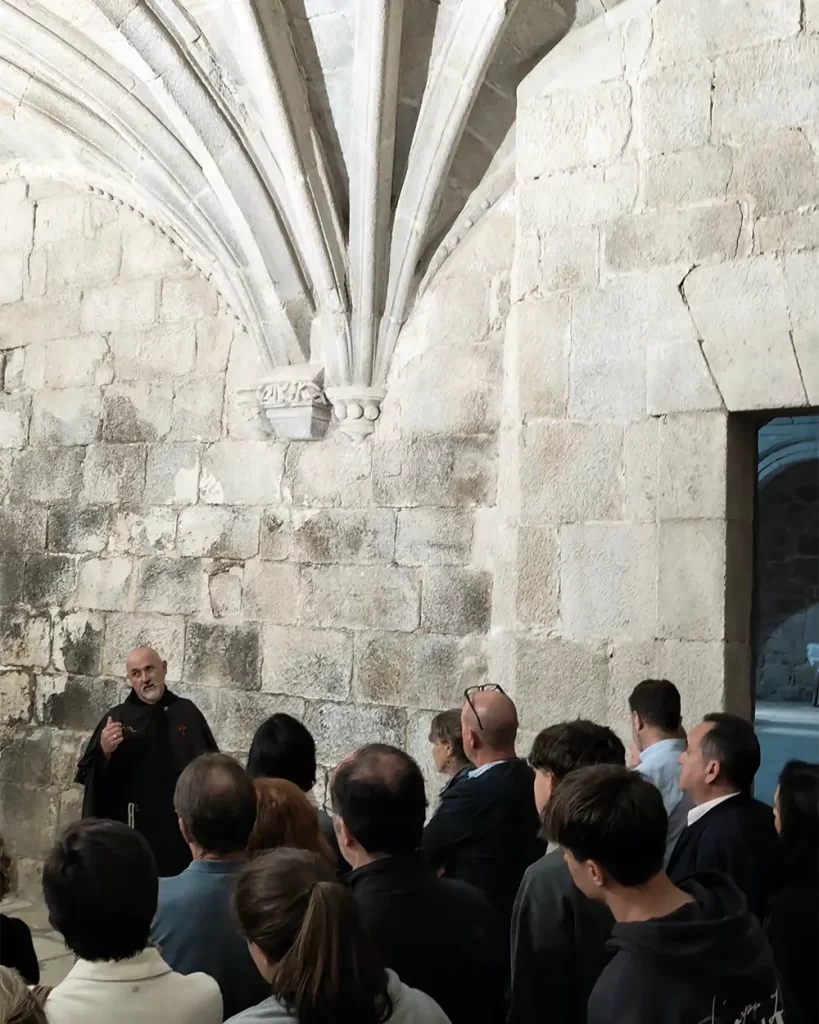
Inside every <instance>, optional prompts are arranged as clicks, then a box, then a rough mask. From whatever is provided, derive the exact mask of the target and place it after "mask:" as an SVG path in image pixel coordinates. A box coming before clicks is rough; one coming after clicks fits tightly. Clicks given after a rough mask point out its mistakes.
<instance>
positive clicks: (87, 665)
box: [51, 611, 105, 676]
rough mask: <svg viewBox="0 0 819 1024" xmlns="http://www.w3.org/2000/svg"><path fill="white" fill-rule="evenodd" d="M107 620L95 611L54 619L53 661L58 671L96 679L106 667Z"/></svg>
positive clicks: (65, 615) (74, 613) (69, 614)
mask: <svg viewBox="0 0 819 1024" xmlns="http://www.w3.org/2000/svg"><path fill="white" fill-rule="evenodd" d="M104 628H105V621H104V619H103V617H102V615H97V614H95V613H94V612H85V611H83V612H70V613H68V614H62V615H60V616H58V618H56V619H55V620H54V633H53V636H52V639H51V660H52V661H53V663H54V667H55V668H56V669H57V671H58V672H68V673H70V674H71V675H80V676H96V675H99V673H100V671H101V667H102V640H103V630H104Z"/></svg>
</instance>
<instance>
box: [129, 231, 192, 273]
mask: <svg viewBox="0 0 819 1024" xmlns="http://www.w3.org/2000/svg"><path fill="white" fill-rule="evenodd" d="M124 228H125V229H124V231H123V233H122V268H121V270H120V277H121V279H122V280H124V281H127V280H128V279H129V278H134V277H136V278H140V277H144V276H145V271H146V268H147V269H148V270H149V271H150V273H152V274H169V273H172V272H173V271H175V270H185V269H187V268H188V267H189V266H190V261H189V260H188V258H187V256H185V254H184V253H183V252H182V251H181V250H180V249H179V248H177V246H175V245H174V244H173V243H172V242H171V241H170V239H168V238H167V237H166V236H165V235H163V234H161V233H160V232H159V231H158V230H157V229H156V228H155V227H153V225H151V224H148V223H146V222H145V221H142V222H139V221H137V220H136V219H135V218H134V220H133V221H126V223H125V225H124Z"/></svg>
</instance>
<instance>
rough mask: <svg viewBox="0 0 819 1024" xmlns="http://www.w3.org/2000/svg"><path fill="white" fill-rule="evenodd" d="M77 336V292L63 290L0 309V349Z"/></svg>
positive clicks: (78, 293) (78, 317) (78, 318)
mask: <svg viewBox="0 0 819 1024" xmlns="http://www.w3.org/2000/svg"><path fill="white" fill-rule="evenodd" d="M79 333H80V292H79V291H78V290H76V289H75V290H72V291H66V292H61V293H57V294H55V295H48V296H46V297H43V298H30V299H26V301H25V302H15V303H12V304H11V305H9V306H0V349H2V348H19V347H24V346H26V345H36V344H38V343H39V342H41V341H51V340H52V339H54V338H68V337H71V336H72V335H75V334H79Z"/></svg>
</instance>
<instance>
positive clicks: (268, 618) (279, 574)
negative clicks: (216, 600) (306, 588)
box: [242, 562, 299, 626]
mask: <svg viewBox="0 0 819 1024" xmlns="http://www.w3.org/2000/svg"><path fill="white" fill-rule="evenodd" d="M298 600H299V570H298V566H295V565H290V564H283V563H280V562H248V563H247V565H246V566H245V579H244V593H243V596H242V610H243V612H244V616H245V618H248V619H259V620H262V621H264V622H276V623H278V624H279V625H282V626H290V625H292V624H293V623H294V622H295V621H296V617H297V612H298Z"/></svg>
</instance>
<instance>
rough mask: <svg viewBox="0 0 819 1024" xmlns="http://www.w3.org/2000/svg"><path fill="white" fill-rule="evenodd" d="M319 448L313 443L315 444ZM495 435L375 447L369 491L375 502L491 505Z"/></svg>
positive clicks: (414, 504)
mask: <svg viewBox="0 0 819 1024" xmlns="http://www.w3.org/2000/svg"><path fill="white" fill-rule="evenodd" d="M315 447H317V446H315ZM495 454H496V442H495V440H494V438H479V437H467V438H450V437H423V438H414V439H413V440H411V441H404V442H392V443H390V444H388V445H387V444H383V445H378V444H377V445H376V446H375V448H374V450H373V493H374V498H375V502H376V504H378V505H397V506H400V507H407V506H409V507H412V506H416V505H436V506H438V507H442V508H448V507H452V506H465V507H469V506H473V505H492V504H494V502H495V486H496V473H497V463H496V459H495Z"/></svg>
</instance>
